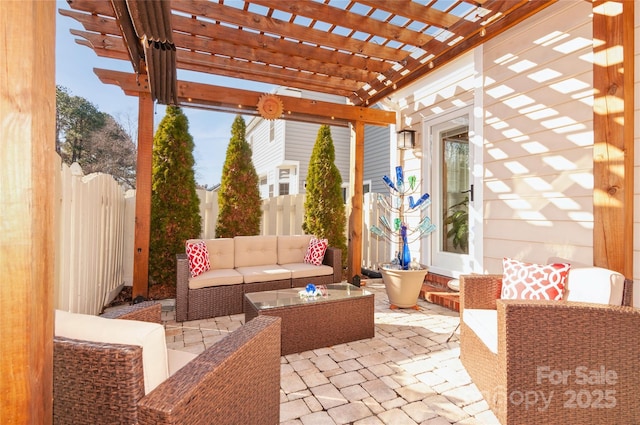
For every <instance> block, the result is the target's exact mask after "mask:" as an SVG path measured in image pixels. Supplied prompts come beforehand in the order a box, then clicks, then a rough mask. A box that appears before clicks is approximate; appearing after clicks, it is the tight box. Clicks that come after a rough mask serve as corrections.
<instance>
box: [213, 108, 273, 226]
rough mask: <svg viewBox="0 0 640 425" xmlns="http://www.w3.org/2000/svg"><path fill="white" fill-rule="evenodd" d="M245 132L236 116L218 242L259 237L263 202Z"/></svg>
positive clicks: (222, 188) (223, 183) (221, 200)
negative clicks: (237, 237)
mask: <svg viewBox="0 0 640 425" xmlns="http://www.w3.org/2000/svg"><path fill="white" fill-rule="evenodd" d="M246 129H247V126H246V124H245V122H244V119H243V118H242V116H240V115H238V116H236V119H235V120H234V121H233V125H232V127H231V140H230V141H229V146H228V147H227V156H226V158H225V161H224V166H223V167H222V181H221V182H220V191H219V193H218V208H219V213H218V222H217V224H216V237H218V238H232V237H234V236H240V235H245V236H251V235H258V234H260V218H261V215H262V201H261V200H260V189H259V186H258V184H259V180H258V174H257V173H256V169H255V167H254V166H253V162H252V161H251V146H249V143H247V141H246V140H245V133H246Z"/></svg>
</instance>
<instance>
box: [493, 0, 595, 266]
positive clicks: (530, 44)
mask: <svg viewBox="0 0 640 425" xmlns="http://www.w3.org/2000/svg"><path fill="white" fill-rule="evenodd" d="M591 13H592V10H591V4H590V3H586V2H558V3H556V4H554V5H553V6H550V7H549V8H547V9H546V10H544V11H543V12H541V13H539V14H537V15H536V19H535V20H529V21H526V22H524V23H523V24H521V25H518V26H517V27H515V28H512V29H511V30H509V31H507V32H505V33H503V34H501V35H499V36H497V37H495V38H494V39H492V40H489V41H488V42H487V43H485V45H484V50H483V64H484V69H483V81H484V87H483V93H484V94H483V105H484V128H483V134H484V157H483V161H484V188H483V189H484V190H483V193H484V210H483V215H484V217H483V218H484V229H483V232H484V246H483V253H484V259H483V262H484V268H485V271H487V272H490V273H499V272H501V271H502V258H503V257H514V258H520V259H524V260H527V261H534V262H544V261H545V260H546V259H547V258H548V257H550V256H559V257H564V258H568V259H572V260H574V261H577V262H581V263H588V264H590V263H591V262H592V261H593V260H592V259H593V149H592V148H593V122H592V121H593V109H592V105H593V92H592V87H593V76H592V75H593V74H592V64H591V61H590V58H591V52H592V44H591V39H592V30H591V18H590V16H589V15H590V14H591Z"/></svg>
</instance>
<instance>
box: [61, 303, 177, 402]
mask: <svg viewBox="0 0 640 425" xmlns="http://www.w3.org/2000/svg"><path fill="white" fill-rule="evenodd" d="M55 335H56V336H60V337H64V338H71V339H79V340H83V341H91V342H105V343H111V344H125V345H137V346H139V347H142V369H143V372H144V392H145V394H149V393H150V392H151V391H152V390H153V389H154V388H155V387H157V386H158V385H160V384H161V383H162V382H163V381H164V380H166V379H167V378H168V377H169V361H168V360H167V344H166V341H165V334H164V326H162V325H161V324H159V323H150V322H140V321H137V320H122V319H107V318H104V317H98V316H91V315H88V314H77V313H69V312H66V311H62V310H56V312H55Z"/></svg>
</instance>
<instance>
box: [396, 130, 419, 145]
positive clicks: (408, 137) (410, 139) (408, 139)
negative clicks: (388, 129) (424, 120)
mask: <svg viewBox="0 0 640 425" xmlns="http://www.w3.org/2000/svg"><path fill="white" fill-rule="evenodd" d="M415 145H416V131H415V130H408V129H404V130H400V131H398V149H412V148H413V147H414V146H415Z"/></svg>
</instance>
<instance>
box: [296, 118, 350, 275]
mask: <svg viewBox="0 0 640 425" xmlns="http://www.w3.org/2000/svg"><path fill="white" fill-rule="evenodd" d="M335 157H336V153H335V149H334V147H333V139H332V138H331V128H330V127H329V126H328V125H322V126H320V129H319V130H318V137H317V138H316V143H315V145H314V146H313V151H312V152H311V158H310V160H309V172H308V175H307V196H306V198H305V201H304V223H303V224H302V229H303V230H304V231H305V232H306V233H308V234H312V235H316V236H317V237H319V238H326V239H327V240H328V241H329V246H333V247H336V248H340V249H341V250H342V265H343V267H344V266H345V265H346V262H347V255H346V254H347V242H346V236H345V228H346V222H347V219H346V216H345V207H344V200H343V199H342V178H341V177H340V171H339V170H338V167H336V165H335Z"/></svg>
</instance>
